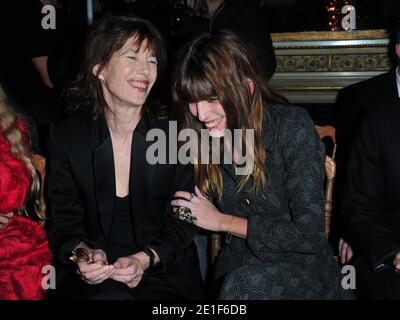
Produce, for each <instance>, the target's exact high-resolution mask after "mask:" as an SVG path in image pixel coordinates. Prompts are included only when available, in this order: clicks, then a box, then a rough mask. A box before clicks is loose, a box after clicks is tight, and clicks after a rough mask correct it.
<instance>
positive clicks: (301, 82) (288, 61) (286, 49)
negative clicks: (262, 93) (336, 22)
mask: <svg viewBox="0 0 400 320" xmlns="http://www.w3.org/2000/svg"><path fill="white" fill-rule="evenodd" d="M272 40H273V44H274V49H275V54H276V59H277V70H276V73H275V74H274V76H273V78H272V79H271V82H270V84H271V86H272V87H273V88H274V89H275V90H276V91H278V93H280V94H283V95H284V96H286V97H287V98H288V99H289V100H290V101H291V102H292V103H301V104H333V103H334V102H335V100H336V95H337V92H338V90H340V89H341V88H343V87H345V86H347V85H350V84H352V83H355V82H358V81H362V80H365V79H368V78H370V77H373V76H376V75H378V74H380V73H383V72H386V71H387V70H389V69H390V60H389V56H388V43H389V39H388V35H387V33H386V32H385V31H384V30H364V31H353V32H344V31H339V32H299V33H277V34H273V35H272Z"/></svg>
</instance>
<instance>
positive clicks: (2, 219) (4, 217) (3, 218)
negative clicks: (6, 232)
mask: <svg viewBox="0 0 400 320" xmlns="http://www.w3.org/2000/svg"><path fill="white" fill-rule="evenodd" d="M13 216H14V213H13V212H10V213H7V214H2V213H0V230H1V229H3V228H4V227H5V225H6V224H7V223H8V220H10V218H11V217H13Z"/></svg>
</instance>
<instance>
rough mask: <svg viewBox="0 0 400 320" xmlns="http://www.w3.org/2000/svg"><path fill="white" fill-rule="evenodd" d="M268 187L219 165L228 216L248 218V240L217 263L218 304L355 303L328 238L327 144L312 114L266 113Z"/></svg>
mask: <svg viewBox="0 0 400 320" xmlns="http://www.w3.org/2000/svg"><path fill="white" fill-rule="evenodd" d="M263 142H264V145H265V148H266V152H267V156H266V172H267V185H266V188H265V190H264V192H263V194H262V196H260V197H257V196H256V195H255V194H254V193H253V192H250V187H251V185H252V183H253V181H252V180H251V179H249V181H248V184H247V185H246V186H245V188H244V190H242V191H241V192H239V193H237V191H236V188H237V185H238V183H239V181H240V178H241V176H239V175H235V172H234V168H233V167H232V166H229V165H223V166H222V170H221V171H222V176H223V184H224V189H223V190H224V195H223V197H222V199H221V200H220V201H218V203H217V205H218V207H219V210H220V211H221V212H224V213H228V214H233V215H236V216H240V217H245V218H247V219H248V229H247V238H246V239H240V238H237V237H233V236H232V237H231V239H230V241H229V243H228V244H225V245H224V247H223V248H222V250H221V252H220V255H219V256H218V258H217V261H216V268H215V274H214V283H215V286H216V287H217V288H218V289H219V290H220V291H219V297H220V299H351V298H352V297H353V294H352V292H351V290H344V289H343V288H342V286H341V280H342V276H343V275H342V274H341V272H340V269H339V267H338V265H337V262H336V260H335V258H334V253H333V250H332V249H331V247H330V246H329V244H328V242H327V240H326V237H325V234H324V225H325V220H324V194H323V190H324V177H325V151H324V146H323V144H322V142H321V140H320V138H319V136H318V134H317V132H316V130H315V128H314V124H313V122H312V121H311V119H310V117H309V115H308V114H307V112H306V111H305V110H303V109H301V108H298V107H291V106H284V105H270V106H268V111H267V110H266V112H265V115H264V132H263Z"/></svg>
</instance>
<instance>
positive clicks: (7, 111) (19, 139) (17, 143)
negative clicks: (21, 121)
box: [0, 92, 42, 219]
mask: <svg viewBox="0 0 400 320" xmlns="http://www.w3.org/2000/svg"><path fill="white" fill-rule="evenodd" d="M0 133H1V134H2V135H4V137H5V138H7V139H8V141H10V143H11V152H12V154H13V155H14V157H15V158H16V159H18V160H20V161H22V162H23V163H24V164H25V165H26V167H27V168H28V171H29V173H30V175H31V188H30V196H32V197H33V199H34V203H35V206H34V211H35V214H36V215H37V216H38V217H39V218H40V219H41V218H42V217H41V216H40V213H39V206H38V204H39V191H40V180H39V176H38V174H37V172H36V169H35V166H34V164H33V158H32V153H31V152H30V150H29V148H28V146H25V145H24V141H23V139H24V137H23V135H22V133H21V131H20V130H19V128H18V126H17V116H16V115H15V113H14V112H13V111H12V109H11V107H10V106H9V104H8V102H7V99H6V97H5V95H4V93H3V92H0ZM28 198H29V197H28V195H27V197H26V198H25V203H24V204H23V205H22V207H21V208H18V209H17V211H16V212H15V214H17V215H26V216H27V215H28V214H27V212H26V199H28Z"/></svg>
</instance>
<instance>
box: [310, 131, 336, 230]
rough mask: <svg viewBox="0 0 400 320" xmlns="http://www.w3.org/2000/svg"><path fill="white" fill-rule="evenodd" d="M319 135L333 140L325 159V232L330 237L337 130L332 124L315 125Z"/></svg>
mask: <svg viewBox="0 0 400 320" xmlns="http://www.w3.org/2000/svg"><path fill="white" fill-rule="evenodd" d="M315 129H316V130H317V132H318V134H319V137H320V138H321V140H325V138H328V139H330V140H331V143H332V144H333V146H332V150H331V152H330V153H329V152H328V151H327V154H329V155H327V156H326V159H325V170H326V183H325V234H326V237H329V232H330V229H331V217H332V202H333V200H332V194H333V182H334V180H335V176H336V163H335V160H334V159H335V154H336V136H335V133H336V130H335V128H334V127H332V126H317V125H316V126H315Z"/></svg>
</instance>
